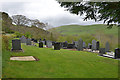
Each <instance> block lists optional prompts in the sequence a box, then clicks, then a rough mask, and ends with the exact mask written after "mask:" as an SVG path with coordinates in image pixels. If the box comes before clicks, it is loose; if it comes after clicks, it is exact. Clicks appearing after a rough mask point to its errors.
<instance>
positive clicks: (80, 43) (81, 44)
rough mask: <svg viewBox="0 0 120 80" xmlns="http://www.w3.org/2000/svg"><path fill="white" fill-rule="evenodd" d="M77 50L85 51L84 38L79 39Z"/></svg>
mask: <svg viewBox="0 0 120 80" xmlns="http://www.w3.org/2000/svg"><path fill="white" fill-rule="evenodd" d="M77 50H78V51H83V40H82V39H80V40H79V41H78V46H77Z"/></svg>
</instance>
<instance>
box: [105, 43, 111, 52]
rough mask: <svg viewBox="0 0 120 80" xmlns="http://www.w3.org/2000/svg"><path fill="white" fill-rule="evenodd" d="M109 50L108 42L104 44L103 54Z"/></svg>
mask: <svg viewBox="0 0 120 80" xmlns="http://www.w3.org/2000/svg"><path fill="white" fill-rule="evenodd" d="M109 50H110V45H109V42H106V44H105V52H109Z"/></svg>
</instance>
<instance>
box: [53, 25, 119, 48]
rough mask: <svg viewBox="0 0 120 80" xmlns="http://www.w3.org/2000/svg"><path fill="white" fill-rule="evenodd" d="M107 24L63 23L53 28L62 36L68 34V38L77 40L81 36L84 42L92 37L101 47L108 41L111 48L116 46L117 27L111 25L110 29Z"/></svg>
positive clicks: (89, 40)
mask: <svg viewBox="0 0 120 80" xmlns="http://www.w3.org/2000/svg"><path fill="white" fill-rule="evenodd" d="M107 27H108V26H107V25H104V24H96V25H65V26H60V27H56V28H53V29H51V30H54V31H56V32H59V33H60V34H62V35H64V36H70V37H71V38H69V40H78V39H80V38H82V39H83V40H84V41H85V42H87V43H89V42H91V41H92V37H94V38H95V39H96V40H99V41H100V43H101V46H102V47H105V43H106V42H107V41H108V42H109V43H110V47H111V49H112V50H114V49H115V48H117V47H118V27H117V26H113V27H112V28H111V29H110V28H107ZM75 38H76V39H75Z"/></svg>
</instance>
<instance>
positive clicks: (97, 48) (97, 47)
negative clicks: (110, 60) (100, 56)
mask: <svg viewBox="0 0 120 80" xmlns="http://www.w3.org/2000/svg"><path fill="white" fill-rule="evenodd" d="M99 48H100V43H99V41H97V42H96V50H99Z"/></svg>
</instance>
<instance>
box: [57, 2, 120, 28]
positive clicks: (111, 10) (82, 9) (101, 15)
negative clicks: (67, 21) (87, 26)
mask: <svg viewBox="0 0 120 80" xmlns="http://www.w3.org/2000/svg"><path fill="white" fill-rule="evenodd" d="M59 3H60V5H61V6H62V7H65V8H67V10H68V11H70V12H71V13H73V14H77V15H80V16H82V15H84V14H85V17H84V20H86V21H87V20H88V19H92V20H95V21H104V23H107V25H109V26H110V27H112V26H113V24H117V25H118V26H120V1H119V2H84V3H83V2H59Z"/></svg>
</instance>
